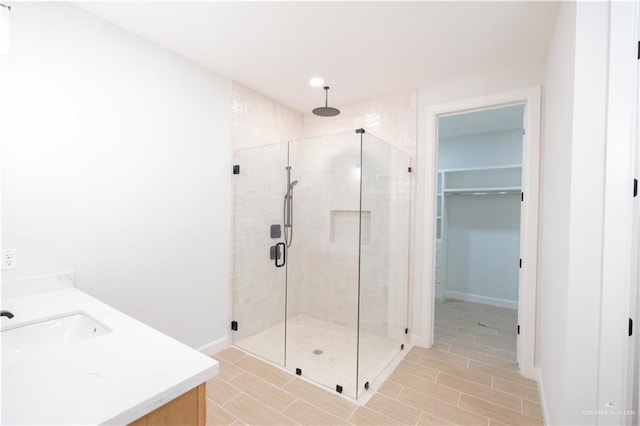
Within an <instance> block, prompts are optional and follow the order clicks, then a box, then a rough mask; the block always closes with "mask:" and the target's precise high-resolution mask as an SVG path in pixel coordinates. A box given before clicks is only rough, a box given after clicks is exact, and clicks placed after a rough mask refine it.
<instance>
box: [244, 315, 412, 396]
mask: <svg viewBox="0 0 640 426" xmlns="http://www.w3.org/2000/svg"><path fill="white" fill-rule="evenodd" d="M235 344H236V346H238V347H239V348H242V349H244V350H246V351H248V352H251V353H254V354H256V355H259V356H261V357H264V358H265V359H268V360H269V361H271V362H274V363H276V364H283V359H284V323H281V324H277V325H275V326H273V327H271V328H269V329H267V330H265V331H263V332H261V333H258V334H256V335H254V336H251V337H249V338H247V339H244V340H242V341H240V342H235ZM357 351H358V335H357V331H356V330H354V329H352V328H349V327H343V326H339V325H336V324H333V323H330V322H327V321H322V320H319V319H317V318H314V317H311V316H307V315H297V316H295V317H293V318H290V319H289V320H288V322H287V348H286V366H287V369H288V370H290V371H292V372H295V370H296V368H300V369H301V370H302V376H303V377H306V378H308V379H310V380H313V381H315V382H317V383H320V384H322V385H324V386H327V387H328V388H330V389H332V390H334V389H335V388H336V385H341V386H342V388H343V393H344V394H345V395H347V396H350V397H352V398H355V388H356V368H357V364H356V362H359V367H360V369H359V371H360V373H359V380H358V382H359V383H360V389H361V390H362V391H364V383H365V382H372V381H373V380H374V379H375V378H376V377H377V376H378V374H380V373H381V372H382V370H384V368H385V367H386V366H387V365H388V364H389V363H390V362H391V361H392V360H393V359H394V357H395V356H397V355H398V354H399V353H400V342H397V341H394V340H392V339H387V338H383V337H379V336H375V335H373V334H370V333H364V332H360V347H359V351H360V357H359V360H358V359H357V355H356V354H357ZM362 391H361V393H362Z"/></svg>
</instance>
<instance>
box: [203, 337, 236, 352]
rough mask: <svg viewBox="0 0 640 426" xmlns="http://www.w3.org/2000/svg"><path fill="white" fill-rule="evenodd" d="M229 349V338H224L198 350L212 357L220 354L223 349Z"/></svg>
mask: <svg viewBox="0 0 640 426" xmlns="http://www.w3.org/2000/svg"><path fill="white" fill-rule="evenodd" d="M228 347H229V338H228V337H222V338H220V339H218V340H215V341H213V342H211V343H208V344H206V345H204V346H201V347H199V348H198V349H197V350H198V351H200V352H202V353H203V354H205V355H208V356H211V355H213V354H215V353H217V352H220V351H221V350H223V349H226V348H228Z"/></svg>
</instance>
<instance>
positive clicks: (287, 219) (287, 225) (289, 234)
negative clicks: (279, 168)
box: [282, 166, 298, 248]
mask: <svg viewBox="0 0 640 426" xmlns="http://www.w3.org/2000/svg"><path fill="white" fill-rule="evenodd" d="M297 184H298V181H297V180H294V181H293V182H291V166H287V192H286V193H285V195H284V206H283V212H282V216H283V222H284V242H285V245H286V246H287V248H289V247H291V242H292V241H293V187H294V186H296V185H297Z"/></svg>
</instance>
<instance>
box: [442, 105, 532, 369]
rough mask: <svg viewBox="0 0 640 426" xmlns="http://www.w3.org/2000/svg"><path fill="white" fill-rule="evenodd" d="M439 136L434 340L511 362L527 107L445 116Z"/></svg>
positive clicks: (514, 358) (514, 356) (514, 340)
mask: <svg viewBox="0 0 640 426" xmlns="http://www.w3.org/2000/svg"><path fill="white" fill-rule="evenodd" d="M437 134H438V147H437V153H438V159H437V190H436V224H435V226H436V247H435V251H436V257H435V289H434V292H435V324H434V342H435V343H436V344H440V345H448V346H450V347H452V348H454V349H458V348H464V350H469V351H473V352H477V353H478V354H482V355H483V356H486V355H488V356H491V357H494V358H495V359H496V362H498V363H499V362H500V361H501V360H503V359H504V362H505V363H515V362H516V361H517V331H518V311H517V309H518V292H519V267H520V265H519V259H520V218H521V194H522V146H523V136H524V105H523V104H520V105H510V106H505V107H500V108H491V109H484V110H480V111H472V112H465V113H459V114H452V115H444V116H441V117H439V118H438V130H437ZM480 359H484V358H482V357H480ZM490 360H492V359H490Z"/></svg>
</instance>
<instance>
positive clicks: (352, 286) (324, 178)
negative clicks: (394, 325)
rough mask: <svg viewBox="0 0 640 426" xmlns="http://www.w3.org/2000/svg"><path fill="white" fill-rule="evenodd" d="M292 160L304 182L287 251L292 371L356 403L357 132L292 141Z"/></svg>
mask: <svg viewBox="0 0 640 426" xmlns="http://www.w3.org/2000/svg"><path fill="white" fill-rule="evenodd" d="M289 160H290V164H291V166H292V169H291V172H292V179H297V180H298V181H299V182H300V183H299V184H298V185H297V187H296V189H295V195H294V199H293V204H294V206H293V210H294V219H293V234H294V236H293V243H292V245H291V247H290V249H289V251H288V253H287V254H288V256H287V264H288V269H287V283H288V294H287V296H288V303H287V345H286V347H287V349H286V360H287V368H288V369H290V370H291V371H296V369H300V370H301V371H302V376H303V377H305V378H309V379H311V380H313V381H315V382H317V383H320V384H322V385H325V386H327V387H328V388H330V389H334V390H335V389H336V387H337V386H341V387H342V392H343V394H345V395H348V396H350V397H352V398H356V397H357V395H356V370H357V360H358V358H357V352H356V351H357V346H358V247H359V232H358V229H359V226H358V224H359V221H360V135H359V134H356V133H355V132H348V133H342V134H337V135H330V136H323V137H317V138H312V139H305V140H301V141H297V142H292V143H290V144H289ZM338 389H340V388H338Z"/></svg>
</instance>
